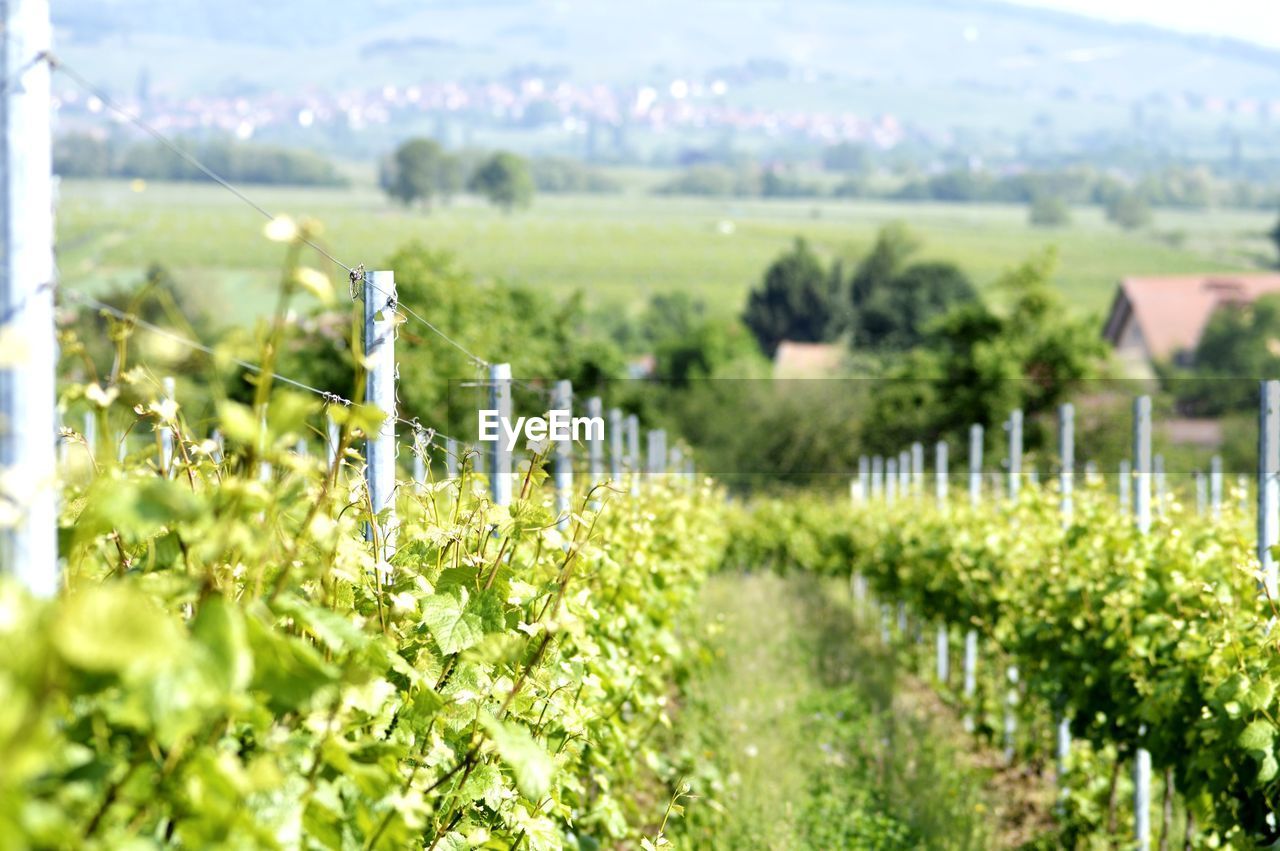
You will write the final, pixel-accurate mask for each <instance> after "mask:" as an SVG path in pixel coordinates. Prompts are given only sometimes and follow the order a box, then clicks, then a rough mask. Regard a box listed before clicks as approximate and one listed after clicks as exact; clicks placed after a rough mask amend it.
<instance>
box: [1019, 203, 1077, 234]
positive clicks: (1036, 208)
mask: <svg viewBox="0 0 1280 851" xmlns="http://www.w3.org/2000/svg"><path fill="white" fill-rule="evenodd" d="M1027 221H1028V222H1030V223H1031V224H1032V225H1033V226H1035V227H1042V228H1054V227H1062V226H1063V225H1069V224H1071V208H1070V207H1068V206H1067V202H1066V201H1063V200H1062V199H1061V198H1059V197H1058V196H1057V195H1036V197H1035V198H1034V199H1032V201H1031V206H1030V207H1029V208H1028V210H1027Z"/></svg>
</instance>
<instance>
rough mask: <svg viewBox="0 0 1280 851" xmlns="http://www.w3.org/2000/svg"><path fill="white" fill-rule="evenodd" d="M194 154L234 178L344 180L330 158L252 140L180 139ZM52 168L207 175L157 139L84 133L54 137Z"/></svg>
mask: <svg viewBox="0 0 1280 851" xmlns="http://www.w3.org/2000/svg"><path fill="white" fill-rule="evenodd" d="M181 144H182V146H183V147H184V148H186V149H188V150H189V151H190V152H191V153H192V154H193V155H194V156H195V157H196V158H197V159H199V160H200V161H201V162H203V163H204V164H205V165H207V166H208V167H209V168H211V169H212V170H213V171H215V172H217V173H218V174H219V175H221V176H222V177H225V178H226V179H227V180H230V181H232V182H234V183H258V184H275V185H294V186H345V185H346V184H347V180H346V178H345V177H343V176H342V174H341V173H340V172H339V171H338V170H337V168H335V167H334V165H333V163H332V162H330V161H329V160H327V159H325V158H324V157H322V156H320V155H319V154H316V153H314V152H312V151H306V150H298V149H294V148H281V147H277V146H273V145H262V144H257V143H253V142H239V141H232V140H229V139H211V140H207V141H202V142H184V143H181ZM53 171H54V173H55V174H58V175H61V176H62V177H92V178H102V177H124V178H141V179H144V180H194V181H208V180H209V176H208V175H206V174H205V173H204V172H202V171H200V170H199V169H197V168H195V167H194V166H192V165H191V164H190V163H188V162H186V161H184V160H183V159H181V158H180V157H177V156H175V155H174V154H173V152H171V151H169V150H168V149H166V148H165V147H164V146H162V145H161V144H160V143H159V142H133V143H125V142H124V141H121V140H118V139H114V138H108V139H101V138H98V137H97V136H92V135H89V134H84V133H76V134H71V135H69V136H63V137H60V138H59V139H58V140H57V142H56V143H55V145H54V149H53Z"/></svg>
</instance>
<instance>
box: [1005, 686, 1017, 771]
mask: <svg viewBox="0 0 1280 851" xmlns="http://www.w3.org/2000/svg"><path fill="white" fill-rule="evenodd" d="M1005 677H1006V678H1007V679H1008V680H1009V688H1008V691H1006V692H1005V698H1004V759H1005V762H1013V757H1014V754H1015V753H1016V751H1017V748H1016V742H1015V736H1016V734H1017V732H1018V718H1017V716H1016V715H1015V714H1014V710H1015V709H1016V708H1017V706H1018V666H1017V665H1010V666H1009V667H1008V668H1007V669H1006V670H1005Z"/></svg>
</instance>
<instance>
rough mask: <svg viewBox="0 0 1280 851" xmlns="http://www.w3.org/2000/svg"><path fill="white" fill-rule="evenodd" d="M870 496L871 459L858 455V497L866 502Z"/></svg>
mask: <svg viewBox="0 0 1280 851" xmlns="http://www.w3.org/2000/svg"><path fill="white" fill-rule="evenodd" d="M870 496H871V459H870V458H868V457H867V456H865V455H860V456H858V499H859V501H861V502H866V501H867V500H868V499H869V498H870Z"/></svg>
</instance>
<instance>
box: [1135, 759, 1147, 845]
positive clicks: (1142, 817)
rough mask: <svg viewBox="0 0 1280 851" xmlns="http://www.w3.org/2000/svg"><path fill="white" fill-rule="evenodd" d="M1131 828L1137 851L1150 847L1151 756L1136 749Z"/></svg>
mask: <svg viewBox="0 0 1280 851" xmlns="http://www.w3.org/2000/svg"><path fill="white" fill-rule="evenodd" d="M1133 828H1134V834H1135V837H1134V838H1135V840H1136V841H1137V849H1138V851H1147V849H1149V848H1150V847H1151V754H1150V753H1149V752H1148V751H1147V749H1146V748H1138V752H1137V753H1136V754H1134V757H1133Z"/></svg>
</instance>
